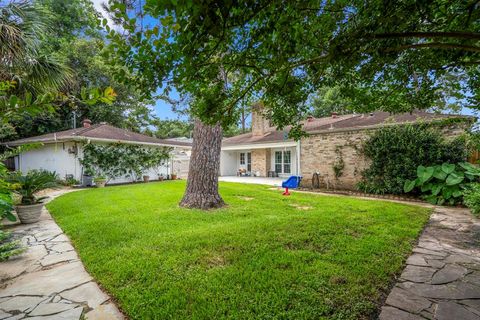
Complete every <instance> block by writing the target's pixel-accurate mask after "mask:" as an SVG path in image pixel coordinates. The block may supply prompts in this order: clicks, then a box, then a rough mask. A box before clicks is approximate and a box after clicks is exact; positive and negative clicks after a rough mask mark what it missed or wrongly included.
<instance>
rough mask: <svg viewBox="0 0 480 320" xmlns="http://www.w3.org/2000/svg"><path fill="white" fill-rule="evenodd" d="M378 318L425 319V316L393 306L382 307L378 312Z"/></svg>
mask: <svg viewBox="0 0 480 320" xmlns="http://www.w3.org/2000/svg"><path fill="white" fill-rule="evenodd" d="M378 319H379V320H393V319H395V320H425V318H423V317H420V316H417V315H415V314H412V313H408V312H406V311H403V310H400V309H397V308H393V307H382V312H380V316H379V317H378Z"/></svg>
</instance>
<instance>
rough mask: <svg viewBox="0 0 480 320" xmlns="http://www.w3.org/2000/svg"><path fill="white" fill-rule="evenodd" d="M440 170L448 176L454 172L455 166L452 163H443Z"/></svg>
mask: <svg viewBox="0 0 480 320" xmlns="http://www.w3.org/2000/svg"><path fill="white" fill-rule="evenodd" d="M442 170H443V172H445V173H446V174H450V173H452V172H453V171H454V170H455V165H454V164H453V163H444V164H442Z"/></svg>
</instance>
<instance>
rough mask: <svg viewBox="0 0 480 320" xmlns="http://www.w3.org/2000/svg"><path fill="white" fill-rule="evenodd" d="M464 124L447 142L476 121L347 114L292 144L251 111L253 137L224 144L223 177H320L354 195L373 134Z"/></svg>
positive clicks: (307, 126)
mask: <svg viewBox="0 0 480 320" xmlns="http://www.w3.org/2000/svg"><path fill="white" fill-rule="evenodd" d="M459 117H461V118H465V120H467V121H465V122H463V121H461V122H456V121H452V124H451V125H449V126H448V128H447V129H445V130H444V134H445V135H447V136H456V135H459V134H461V133H462V132H464V130H465V129H466V128H467V127H470V126H471V124H472V121H474V118H473V117H466V116H458V115H446V114H437V113H428V112H421V111H416V112H412V113H403V114H396V115H392V114H390V113H388V112H373V113H370V114H349V115H337V114H335V113H334V114H332V116H331V117H324V118H313V117H309V118H308V119H307V120H305V121H304V122H303V130H304V131H305V132H306V134H307V136H306V137H304V138H302V139H300V140H299V141H294V140H293V139H290V138H288V131H289V129H288V128H286V129H285V130H283V131H280V130H276V128H274V127H272V126H270V123H269V121H268V120H267V119H265V118H264V117H263V116H262V109H261V108H260V107H259V106H256V107H254V108H253V112H252V130H251V132H248V133H245V134H241V135H238V136H234V137H230V138H226V139H224V140H223V142H222V151H221V158H220V159H221V160H220V175H221V176H235V175H247V176H250V175H251V176H261V177H267V176H274V177H276V176H279V177H287V176H290V175H301V176H303V180H302V184H304V185H306V186H308V185H311V183H312V178H313V174H314V173H318V174H319V176H320V178H319V180H320V183H321V184H322V187H329V186H332V187H336V188H342V189H354V188H355V186H356V184H357V183H358V182H359V181H360V179H361V172H362V171H363V170H364V169H365V168H366V167H367V166H368V160H367V159H365V157H364V156H363V155H362V153H361V146H362V144H363V141H364V140H365V139H367V138H368V136H369V134H370V133H371V132H372V130H375V129H378V128H381V127H383V126H387V125H402V124H407V123H414V122H420V121H422V122H432V121H441V120H442V119H448V118H459ZM338 161H342V163H343V170H342V175H341V176H340V177H335V173H334V168H333V167H334V165H335V164H336V163H338Z"/></svg>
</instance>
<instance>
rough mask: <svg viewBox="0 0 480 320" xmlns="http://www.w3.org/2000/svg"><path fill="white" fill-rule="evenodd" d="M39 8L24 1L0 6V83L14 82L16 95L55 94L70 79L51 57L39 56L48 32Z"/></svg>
mask: <svg viewBox="0 0 480 320" xmlns="http://www.w3.org/2000/svg"><path fill="white" fill-rule="evenodd" d="M49 22H50V21H49V15H48V13H47V12H46V11H45V10H44V8H43V7H41V6H38V5H35V4H33V3H31V2H27V1H11V2H10V1H9V2H8V3H5V2H4V3H2V4H0V56H1V57H2V64H1V66H2V67H1V69H0V81H16V82H17V83H19V84H20V86H18V87H17V91H18V93H19V94H20V95H23V94H24V93H25V92H29V93H30V94H36V93H48V92H50V90H58V89H60V88H61V87H62V86H63V85H65V84H66V83H67V82H68V81H69V80H70V78H71V75H72V74H71V70H70V69H69V68H68V67H67V66H65V65H64V64H63V63H62V62H61V61H59V59H58V57H57V56H55V55H53V54H52V55H45V54H43V53H42V52H40V47H41V43H42V42H43V41H44V40H45V34H47V33H48V29H49Z"/></svg>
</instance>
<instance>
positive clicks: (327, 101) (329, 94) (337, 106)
mask: <svg viewBox="0 0 480 320" xmlns="http://www.w3.org/2000/svg"><path fill="white" fill-rule="evenodd" d="M310 104H311V107H312V116H314V117H316V118H322V117H330V116H331V114H332V113H334V112H336V113H337V114H339V115H341V114H348V113H351V110H350V108H351V107H352V104H353V103H352V100H351V99H350V98H348V97H345V96H344V95H343V93H342V90H341V89H340V87H339V86H334V87H322V88H319V89H318V90H317V92H315V94H314V95H313V97H312V100H311V103H310Z"/></svg>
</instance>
